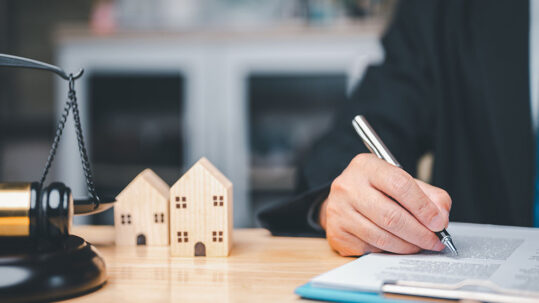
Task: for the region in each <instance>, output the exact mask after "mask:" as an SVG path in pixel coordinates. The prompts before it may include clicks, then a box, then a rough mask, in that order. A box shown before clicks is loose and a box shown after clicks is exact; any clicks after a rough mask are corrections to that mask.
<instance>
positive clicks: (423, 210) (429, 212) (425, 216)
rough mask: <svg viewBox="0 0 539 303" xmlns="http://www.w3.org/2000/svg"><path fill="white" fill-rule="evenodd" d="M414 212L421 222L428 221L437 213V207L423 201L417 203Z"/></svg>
mask: <svg viewBox="0 0 539 303" xmlns="http://www.w3.org/2000/svg"><path fill="white" fill-rule="evenodd" d="M415 213H416V214H417V216H418V217H419V218H421V220H422V221H423V222H427V223H428V222H430V221H432V219H434V217H436V216H437V215H438V213H439V211H438V208H437V207H436V206H434V205H433V204H432V203H431V202H428V201H424V202H423V203H421V204H419V205H418V207H417V209H416V211H415Z"/></svg>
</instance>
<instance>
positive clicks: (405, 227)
mask: <svg viewBox="0 0 539 303" xmlns="http://www.w3.org/2000/svg"><path fill="white" fill-rule="evenodd" d="M354 207H355V210H356V211H357V212H359V213H361V214H362V215H363V216H364V217H367V218H369V219H370V220H371V221H372V223H374V224H376V225H377V226H379V227H380V229H383V230H385V231H386V232H388V233H390V234H393V235H394V236H396V237H395V238H397V237H398V238H400V241H404V242H407V243H411V244H413V245H415V246H417V247H421V248H423V249H428V250H442V249H443V248H444V246H443V244H442V243H441V242H440V240H439V239H438V237H436V235H435V234H434V233H433V232H432V231H430V230H429V229H428V228H426V227H425V226H424V225H422V224H421V223H420V222H418V221H417V219H416V218H414V217H413V216H412V215H411V214H410V213H408V211H406V210H405V209H403V208H402V207H401V206H400V205H398V204H397V203H395V201H393V200H391V199H390V198H388V197H387V196H385V195H384V194H382V193H380V192H379V191H377V190H375V189H372V188H371V189H365V190H364V193H363V194H362V198H361V199H360V200H356V201H354ZM378 235H381V234H380V233H378ZM381 236H382V237H385V238H387V236H385V235H381ZM388 240H394V238H393V237H391V238H388ZM378 241H381V242H384V241H383V240H378ZM400 241H398V243H395V245H399V246H398V248H403V246H401V245H400V244H401V243H402V242H400Z"/></svg>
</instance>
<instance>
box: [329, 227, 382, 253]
mask: <svg viewBox="0 0 539 303" xmlns="http://www.w3.org/2000/svg"><path fill="white" fill-rule="evenodd" d="M327 238H328V242H329V245H330V246H331V248H333V249H334V250H335V251H337V252H338V253H339V254H340V255H341V256H343V257H352V256H362V255H364V254H368V253H371V252H381V251H382V250H380V249H378V248H376V247H374V246H372V245H369V244H367V243H365V242H364V241H362V240H361V239H359V238H358V237H356V236H354V235H352V234H350V233H349V232H347V231H345V230H336V231H335V234H333V235H332V234H328V235H327Z"/></svg>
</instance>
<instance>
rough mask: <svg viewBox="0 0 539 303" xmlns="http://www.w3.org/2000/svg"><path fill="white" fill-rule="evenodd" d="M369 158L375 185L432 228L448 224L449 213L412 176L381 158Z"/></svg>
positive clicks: (371, 175) (436, 229) (372, 181)
mask: <svg viewBox="0 0 539 303" xmlns="http://www.w3.org/2000/svg"><path fill="white" fill-rule="evenodd" d="M369 160H370V161H368V166H369V168H367V169H366V170H367V171H368V172H369V174H368V176H369V177H368V178H369V181H370V183H371V185H372V186H373V187H375V188H377V189H378V190H380V191H381V192H383V193H385V194H387V195H388V196H390V197H392V198H393V199H395V200H396V201H398V202H399V203H400V204H401V205H402V207H404V208H406V209H407V210H408V211H409V212H410V213H411V214H412V215H413V216H414V217H415V218H417V219H418V220H419V222H421V223H422V224H423V225H425V226H426V227H428V228H429V229H430V230H432V231H440V230H442V229H444V228H445V227H446V226H447V223H448V216H447V214H446V213H444V212H441V211H440V209H439V208H438V207H437V206H436V204H434V203H433V201H432V200H431V199H430V198H429V197H428V196H427V195H426V194H425V192H423V190H422V189H421V188H420V187H419V185H418V184H417V182H416V180H415V179H414V178H412V176H410V175H409V174H408V173H406V172H405V171H404V170H402V169H400V168H398V167H395V166H393V165H391V164H389V163H386V162H385V161H383V160H381V159H378V158H371V159H369Z"/></svg>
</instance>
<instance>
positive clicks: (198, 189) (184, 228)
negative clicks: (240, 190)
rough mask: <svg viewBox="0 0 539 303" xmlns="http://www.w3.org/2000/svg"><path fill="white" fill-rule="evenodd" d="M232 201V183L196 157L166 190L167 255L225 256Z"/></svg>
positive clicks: (229, 240)
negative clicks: (168, 198) (168, 245)
mask: <svg viewBox="0 0 539 303" xmlns="http://www.w3.org/2000/svg"><path fill="white" fill-rule="evenodd" d="M232 204H233V199H232V183H231V182H230V181H229V180H228V179H227V178H226V177H225V176H224V175H223V174H222V173H221V172H220V171H219V170H218V169H217V168H215V166H213V165H212V164H211V163H210V161H208V160H207V159H206V158H202V159H200V160H199V161H198V162H197V163H195V165H193V167H191V168H190V169H189V170H188V171H187V172H186V173H185V174H184V175H183V176H182V177H181V178H180V179H179V180H178V181H177V182H176V183H175V184H174V185H173V186H172V187H171V189H170V253H171V255H172V256H176V257H192V256H228V255H229V253H230V250H231V248H232V228H233V222H232V220H233V219H232V206H233V205H232Z"/></svg>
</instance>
